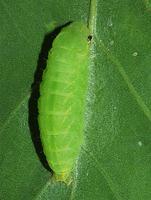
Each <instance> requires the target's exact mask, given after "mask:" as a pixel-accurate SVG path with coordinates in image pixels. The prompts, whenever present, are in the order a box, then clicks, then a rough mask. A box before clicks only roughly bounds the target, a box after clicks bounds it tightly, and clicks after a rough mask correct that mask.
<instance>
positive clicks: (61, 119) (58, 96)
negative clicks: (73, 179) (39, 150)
mask: <svg viewBox="0 0 151 200" xmlns="http://www.w3.org/2000/svg"><path fill="white" fill-rule="evenodd" d="M88 36H89V29H88V28H87V26H86V25H85V24H83V23H81V22H73V23H71V24H70V25H69V26H67V27H65V28H63V29H62V31H61V32H60V34H59V35H58V36H57V37H56V38H55V40H54V42H53V45H52V49H51V51H50V52H49V56H48V60H47V67H46V69H45V71H44V74H43V79H42V82H41V85H40V98H39V100H38V109H39V116H38V122H39V128H40V135H41V141H42V145H43V149H44V153H45V155H46V158H47V161H48V163H49V166H50V167H51V169H52V170H53V172H54V174H55V177H56V179H57V180H58V181H65V182H66V180H67V179H68V178H69V176H70V173H71V171H72V169H73V168H74V165H75V162H76V159H77V157H78V154H79V151H80V147H81V145H82V143H83V132H84V112H85V103H86V93H87V85H88V55H89V42H88Z"/></svg>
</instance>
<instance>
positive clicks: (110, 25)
mask: <svg viewBox="0 0 151 200" xmlns="http://www.w3.org/2000/svg"><path fill="white" fill-rule="evenodd" d="M107 25H108V26H109V27H112V26H113V22H112V19H111V17H110V18H109V19H108V21H107Z"/></svg>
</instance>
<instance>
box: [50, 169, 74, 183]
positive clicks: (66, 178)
mask: <svg viewBox="0 0 151 200" xmlns="http://www.w3.org/2000/svg"><path fill="white" fill-rule="evenodd" d="M53 177H54V178H55V180H56V181H60V182H64V183H66V184H67V185H70V183H71V182H72V179H71V176H70V174H69V173H67V172H62V173H60V174H56V173H54V175H53Z"/></svg>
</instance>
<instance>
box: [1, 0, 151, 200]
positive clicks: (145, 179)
mask: <svg viewBox="0 0 151 200" xmlns="http://www.w3.org/2000/svg"><path fill="white" fill-rule="evenodd" d="M149 5H150V1H149V0H148V1H146V0H135V1H134V0H127V1H124V2H123V1H120V0H116V1H111V0H107V1H103V0H100V1H98V2H97V13H96V32H94V35H93V42H94V49H93V55H92V60H91V67H90V68H91V69H90V85H89V95H88V107H87V120H86V131H85V145H84V146H83V148H82V150H81V154H80V157H79V160H78V162H77V168H76V174H75V178H74V181H73V183H72V184H71V185H66V184H64V183H59V182H54V181H53V180H52V178H51V172H50V171H49V170H47V169H46V168H47V166H46V164H45V162H44V159H45V158H43V157H42V156H41V155H42V153H41V152H40V151H41V149H40V148H39V149H38V146H39V138H38V129H37V126H36V123H37V121H36V116H37V110H36V108H35V106H36V98H37V97H38V93H37V90H38V88H37V85H38V84H39V83H38V82H36V81H38V80H40V75H39V74H40V72H41V73H42V70H43V67H44V66H42V65H45V60H46V59H47V55H46V51H48V49H49V48H50V46H51V42H50V40H52V38H51V37H50V39H49V36H50V35H47V36H46V37H45V35H46V34H47V33H48V31H49V30H48V29H49V28H50V27H51V28H52V25H50V24H51V22H53V23H54V22H57V24H58V25H63V24H65V23H66V22H69V21H76V20H80V21H81V20H82V21H85V22H86V21H87V19H88V15H89V6H90V2H89V1H87V0H82V1H80V0H75V1H71V0H66V1H65V0H62V1H60V0H56V1H53V0H47V1H42V0H38V1H33V0H32V1H19V0H15V1H8V0H6V1H1V2H0V11H1V12H0V13H1V29H0V31H1V32H0V41H1V42H0V52H1V53H0V59H1V67H0V77H1V79H0V92H1V95H0V126H1V130H0V199H2V200H25V199H29V200H33V199H36V200H41V199H49V200H50V199H52V200H60V199H61V200H68V199H72V200H76V199H77V200H78V199H80V200H93V199H94V200H101V199H102V200H106V199H107V200H127V199H129V200H139V199H140V200H150V199H151V192H150V188H151V176H150V174H151V164H150V163H151V137H150V133H151V95H150V90H151V84H150V82H151V67H150V66H151V55H150V54H151V53H150V49H151V40H150V35H151V28H150V27H151V10H150V7H149ZM47 42H48V44H47ZM39 54H40V55H39ZM37 69H38V71H37ZM35 72H36V73H35ZM33 83H34V84H33ZM32 85H33V87H32V91H31V86H32ZM32 111H33V112H32ZM36 132H37V133H36ZM36 134H37V135H36ZM40 159H41V161H40Z"/></svg>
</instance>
